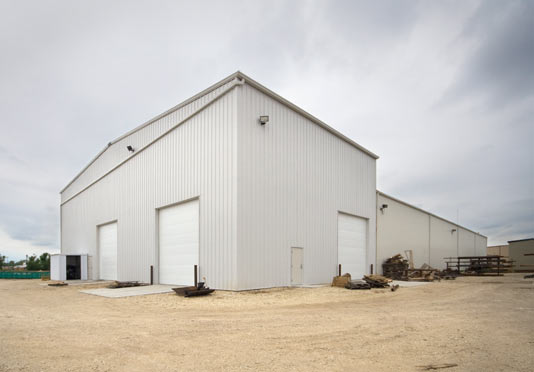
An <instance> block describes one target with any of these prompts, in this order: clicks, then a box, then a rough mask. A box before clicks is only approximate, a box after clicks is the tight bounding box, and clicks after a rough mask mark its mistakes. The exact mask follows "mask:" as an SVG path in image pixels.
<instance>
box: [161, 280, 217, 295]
mask: <svg viewBox="0 0 534 372" xmlns="http://www.w3.org/2000/svg"><path fill="white" fill-rule="evenodd" d="M172 290H173V291H174V292H176V294H177V295H178V296H184V297H196V296H205V295H208V294H210V293H213V292H215V289H211V288H210V287H206V286H204V282H198V283H197V285H196V286H191V287H178V288H172Z"/></svg>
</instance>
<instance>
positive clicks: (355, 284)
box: [345, 279, 371, 289]
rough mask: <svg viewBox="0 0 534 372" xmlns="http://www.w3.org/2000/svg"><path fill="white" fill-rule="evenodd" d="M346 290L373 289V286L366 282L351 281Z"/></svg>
mask: <svg viewBox="0 0 534 372" xmlns="http://www.w3.org/2000/svg"><path fill="white" fill-rule="evenodd" d="M345 288H347V289H371V285H370V284H369V283H367V282H366V281H365V280H359V279H358V280H350V281H349V282H348V283H347V284H345Z"/></svg>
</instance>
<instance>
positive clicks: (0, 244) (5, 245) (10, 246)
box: [0, 229, 59, 261]
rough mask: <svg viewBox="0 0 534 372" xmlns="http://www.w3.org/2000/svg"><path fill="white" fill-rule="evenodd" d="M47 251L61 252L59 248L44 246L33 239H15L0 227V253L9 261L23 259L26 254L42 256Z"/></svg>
mask: <svg viewBox="0 0 534 372" xmlns="http://www.w3.org/2000/svg"><path fill="white" fill-rule="evenodd" d="M45 252H46V253H50V254H52V253H59V250H58V249H49V248H44V247H42V246H39V245H36V244H35V242H31V241H26V240H19V239H13V238H12V237H11V236H9V234H8V233H7V232H6V231H4V230H3V229H0V254H1V255H2V256H6V257H7V260H8V261H11V260H13V261H18V260H22V259H24V258H26V255H28V256H31V255H34V254H35V255H37V256H40V255H41V254H43V253H45Z"/></svg>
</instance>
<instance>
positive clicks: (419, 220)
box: [377, 193, 487, 272]
mask: <svg viewBox="0 0 534 372" xmlns="http://www.w3.org/2000/svg"><path fill="white" fill-rule="evenodd" d="M382 204H387V205H388V208H387V209H384V213H382V212H380V210H379V209H378V208H380V206H381V205H382ZM453 230H455V231H454V232H453ZM486 245H487V238H486V237H485V236H482V235H480V234H476V233H474V232H472V231H470V230H467V229H465V228H462V227H461V226H458V225H456V224H454V223H452V222H449V221H446V220H443V219H441V218H439V217H437V216H435V215H433V214H431V213H428V212H425V211H423V210H421V209H419V208H415V207H413V206H410V205H408V204H405V203H404V202H401V201H399V200H396V199H394V198H391V197H389V196H387V195H384V194H382V193H377V262H378V265H379V272H382V263H383V262H384V261H385V260H386V259H388V258H389V257H391V256H393V255H395V254H398V253H401V254H404V251H405V250H409V249H411V250H412V251H413V254H414V265H415V267H420V266H421V265H422V264H424V263H426V264H429V265H430V266H432V267H435V268H439V269H444V268H445V267H446V265H445V260H444V258H445V257H456V256H477V255H478V256H485V255H486Z"/></svg>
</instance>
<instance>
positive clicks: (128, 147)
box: [126, 145, 135, 152]
mask: <svg viewBox="0 0 534 372" xmlns="http://www.w3.org/2000/svg"><path fill="white" fill-rule="evenodd" d="M126 148H127V149H128V151H130V152H134V151H135V149H134V148H133V147H132V146H130V145H128V146H126Z"/></svg>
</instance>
